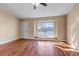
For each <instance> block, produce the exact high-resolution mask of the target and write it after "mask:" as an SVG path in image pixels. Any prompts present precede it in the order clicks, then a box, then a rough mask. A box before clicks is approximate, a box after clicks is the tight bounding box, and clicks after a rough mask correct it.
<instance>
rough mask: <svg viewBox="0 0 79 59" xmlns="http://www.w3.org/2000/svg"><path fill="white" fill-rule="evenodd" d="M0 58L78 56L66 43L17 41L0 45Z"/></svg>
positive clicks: (78, 53)
mask: <svg viewBox="0 0 79 59" xmlns="http://www.w3.org/2000/svg"><path fill="white" fill-rule="evenodd" d="M0 56H79V52H78V51H76V50H74V49H72V48H71V47H70V46H69V45H68V44H67V43H65V42H59V41H49V40H47V41H46V40H43V41H42V40H27V39H19V40H15V41H12V42H9V43H6V44H2V45H0Z"/></svg>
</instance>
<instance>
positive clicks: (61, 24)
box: [21, 16, 66, 40]
mask: <svg viewBox="0 0 79 59" xmlns="http://www.w3.org/2000/svg"><path fill="white" fill-rule="evenodd" d="M40 20H56V22H57V23H56V33H57V36H58V39H60V40H65V39H66V16H57V17H42V18H34V19H33V18H32V19H25V20H22V21H21V22H28V24H29V29H28V30H29V33H30V34H31V35H32V36H34V22H36V21H40Z"/></svg>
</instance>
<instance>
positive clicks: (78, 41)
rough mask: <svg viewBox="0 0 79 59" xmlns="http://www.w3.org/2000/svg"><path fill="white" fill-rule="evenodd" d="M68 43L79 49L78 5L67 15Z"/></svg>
mask: <svg viewBox="0 0 79 59" xmlns="http://www.w3.org/2000/svg"><path fill="white" fill-rule="evenodd" d="M67 41H68V42H69V44H70V45H71V46H72V47H73V48H75V49H79V4H76V5H75V6H74V7H73V8H72V9H71V10H70V12H69V13H68V15H67Z"/></svg>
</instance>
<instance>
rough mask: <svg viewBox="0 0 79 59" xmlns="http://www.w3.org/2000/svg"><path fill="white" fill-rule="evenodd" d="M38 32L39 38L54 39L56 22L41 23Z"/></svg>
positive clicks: (38, 25)
mask: <svg viewBox="0 0 79 59" xmlns="http://www.w3.org/2000/svg"><path fill="white" fill-rule="evenodd" d="M37 31H38V36H41V37H49V38H52V37H53V36H55V22H39V23H38V24H37Z"/></svg>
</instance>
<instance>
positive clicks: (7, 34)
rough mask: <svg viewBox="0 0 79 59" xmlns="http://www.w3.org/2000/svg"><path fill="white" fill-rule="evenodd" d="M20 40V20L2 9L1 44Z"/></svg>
mask: <svg viewBox="0 0 79 59" xmlns="http://www.w3.org/2000/svg"><path fill="white" fill-rule="evenodd" d="M18 38H19V20H18V19H17V18H16V17H14V16H12V15H11V14H9V13H8V12H6V11H3V10H1V9H0V44H2V43H6V42H9V41H12V40H15V39H18Z"/></svg>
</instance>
